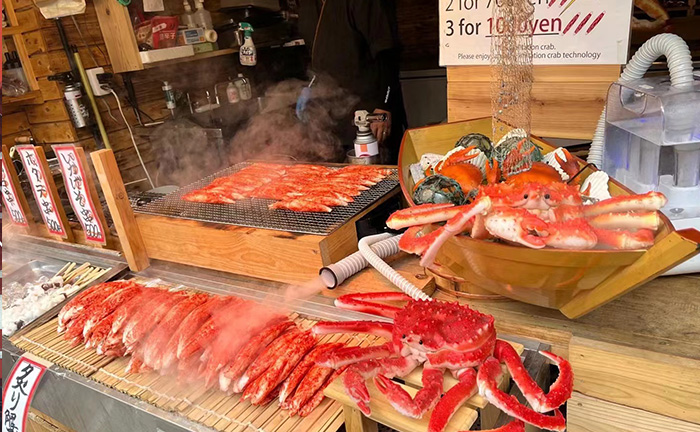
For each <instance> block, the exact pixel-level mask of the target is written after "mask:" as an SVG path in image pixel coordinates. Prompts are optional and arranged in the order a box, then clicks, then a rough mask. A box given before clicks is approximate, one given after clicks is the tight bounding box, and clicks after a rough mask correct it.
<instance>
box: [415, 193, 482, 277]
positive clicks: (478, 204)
mask: <svg viewBox="0 0 700 432" xmlns="http://www.w3.org/2000/svg"><path fill="white" fill-rule="evenodd" d="M490 209H491V198H489V197H488V196H486V197H483V198H480V199H479V200H478V201H475V202H473V203H472V204H469V205H467V206H463V210H462V211H461V212H460V213H459V214H457V215H456V216H455V217H453V218H452V219H450V220H449V221H447V223H446V224H445V226H443V227H442V231H440V234H438V235H437V237H436V238H435V241H433V243H432V244H431V245H430V246H429V247H428V249H427V250H426V251H425V254H423V258H422V259H421V261H420V265H422V266H423V267H430V266H431V265H432V264H433V262H435V257H436V256H437V253H438V251H439V250H440V248H441V247H442V245H443V244H445V242H446V241H447V240H448V239H449V238H450V237H453V236H456V235H457V234H461V233H462V232H463V231H464V230H465V229H466V228H467V227H468V226H469V225H470V224H471V223H472V222H473V221H472V218H473V217H474V216H476V215H478V214H481V213H485V212H487V211H489V210H490Z"/></svg>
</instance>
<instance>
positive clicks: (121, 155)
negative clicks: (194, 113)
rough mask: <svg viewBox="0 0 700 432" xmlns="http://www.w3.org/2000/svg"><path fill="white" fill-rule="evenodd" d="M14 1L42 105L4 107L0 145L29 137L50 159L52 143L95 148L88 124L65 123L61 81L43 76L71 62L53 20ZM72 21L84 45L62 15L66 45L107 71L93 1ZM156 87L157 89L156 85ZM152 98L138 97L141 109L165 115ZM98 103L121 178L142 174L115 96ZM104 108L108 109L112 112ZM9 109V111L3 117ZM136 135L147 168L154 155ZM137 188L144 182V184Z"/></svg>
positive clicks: (119, 87)
mask: <svg viewBox="0 0 700 432" xmlns="http://www.w3.org/2000/svg"><path fill="white" fill-rule="evenodd" d="M13 1H14V3H15V7H16V8H18V12H17V16H18V20H20V24H23V25H25V26H26V28H27V31H26V32H25V33H23V38H24V41H25V45H26V47H27V50H28V52H29V55H30V61H31V63H32V65H33V67H34V71H35V73H36V75H37V80H38V84H39V88H40V89H41V93H42V97H43V99H44V103H43V104H41V105H30V106H25V107H16V108H10V110H9V111H7V110H5V113H4V114H6V115H5V116H4V117H3V119H2V126H3V127H2V142H3V144H5V145H8V146H9V147H11V146H13V145H14V140H15V138H17V137H19V136H28V135H31V136H33V137H34V139H35V140H36V142H37V144H39V145H42V147H44V150H45V151H46V152H47V153H49V157H52V152H51V145H53V144H56V143H67V142H69V143H77V144H78V145H81V146H83V148H85V150H86V151H88V152H89V151H92V150H95V149H96V148H97V145H96V142H95V140H94V138H93V135H92V133H91V130H90V129H88V128H83V129H76V128H75V127H73V124H72V123H71V121H70V117H69V115H68V111H67V110H66V108H65V105H64V102H63V87H64V86H63V84H61V83H58V82H56V81H49V80H48V76H49V75H53V74H56V73H59V72H67V71H69V70H70V63H69V61H68V57H67V56H66V54H65V52H64V51H63V46H62V45H61V40H60V37H59V34H58V29H57V27H56V23H55V22H54V21H53V20H51V21H49V20H46V19H44V18H43V16H42V15H41V13H40V12H39V11H38V10H37V9H36V8H35V7H34V6H33V5H32V2H31V0H13ZM75 19H76V21H77V23H78V27H79V29H80V32H81V33H82V35H83V38H84V39H85V43H84V42H83V41H82V40H81V38H80V34H79V33H78V29H76V27H75V25H74V24H73V20H72V19H71V18H62V19H61V22H62V24H63V26H64V28H65V30H66V35H67V37H68V41H69V43H70V44H72V45H76V46H77V47H78V52H80V55H81V60H82V62H83V65H84V67H85V68H86V69H89V68H92V67H96V66H102V67H104V69H105V72H112V68H111V63H110V59H109V57H108V56H107V51H106V48H105V46H104V40H103V37H102V33H101V31H100V27H99V23H98V21H97V15H96V13H95V9H94V5H93V3H92V2H88V4H87V8H86V11H85V13H84V14H81V15H76V16H75ZM90 54H92V55H90ZM115 87H116V88H115V90H116V92H117V93H118V94H119V95H120V102H121V104H122V107H123V109H124V114H125V116H126V119H127V121H128V122H129V124H130V125H132V126H133V125H136V124H138V122H137V121H136V117H135V115H134V113H133V110H132V109H131V108H130V106H129V104H128V102H127V101H126V99H125V97H124V95H125V94H126V91H125V90H124V87H123V83H122V81H121V78H120V77H117V78H116V86H115ZM157 90H158V91H160V86H159V85H158V86H157ZM155 97H156V96H155V93H153V99H151V100H144V101H139V102H141V106H140V108H141V110H142V111H144V112H146V114H148V115H149V116H150V117H152V118H153V119H156V120H159V119H162V118H164V117H165V116H166V115H167V113H168V112H167V110H165V104H164V102H163V101H162V97H160V95H159V97H158V99H159V100H158V101H157V102H156V101H155V100H154V99H155ZM86 103H87V100H86ZM98 106H99V110H100V114H101V116H102V120H103V122H104V123H105V127H106V129H107V133H108V135H109V138H110V143H111V145H112V147H113V149H114V151H115V155H116V157H117V161H118V163H119V166H120V169H121V171H122V175H123V177H124V180H125V181H126V182H131V181H135V180H139V179H142V178H144V177H145V175H144V174H143V169H142V168H141V166H140V165H139V162H138V158H137V157H136V151H135V150H134V148H133V145H132V142H131V138H130V137H129V133H128V131H127V128H126V125H125V124H124V122H123V120H122V119H121V116H120V115H119V111H118V110H117V103H116V101H115V99H114V97H113V96H112V95H107V96H103V97H99V98H98ZM109 110H111V115H110V113H109ZM8 113H11V114H10V115H7V114H8ZM112 117H114V118H112ZM135 139H136V143H137V144H138V145H139V149H140V150H141V153H142V155H143V157H144V160H145V161H146V164H147V166H149V165H150V166H152V164H153V155H152V153H151V152H150V143H149V142H148V140H146V139H143V138H140V137H139V136H138V135H136V136H135ZM149 169H150V168H149ZM136 186H139V185H136ZM142 186H146V184H143V185H142Z"/></svg>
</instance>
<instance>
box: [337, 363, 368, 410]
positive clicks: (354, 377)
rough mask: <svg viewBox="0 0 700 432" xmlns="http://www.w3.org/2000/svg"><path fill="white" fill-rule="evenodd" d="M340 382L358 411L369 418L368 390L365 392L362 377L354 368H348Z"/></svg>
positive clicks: (365, 387)
mask: <svg viewBox="0 0 700 432" xmlns="http://www.w3.org/2000/svg"><path fill="white" fill-rule="evenodd" d="M342 381H343V386H345V392H346V393H347V394H348V396H350V399H352V401H353V402H355V403H356V404H357V407H358V408H360V411H362V412H363V413H364V414H365V415H366V416H368V417H369V416H370V415H371V414H372V410H371V409H370V408H369V390H367V385H366V384H365V379H364V377H363V376H362V375H361V374H360V373H359V372H358V371H357V370H355V368H353V367H350V368H348V370H346V371H345V373H344V374H343V375H342Z"/></svg>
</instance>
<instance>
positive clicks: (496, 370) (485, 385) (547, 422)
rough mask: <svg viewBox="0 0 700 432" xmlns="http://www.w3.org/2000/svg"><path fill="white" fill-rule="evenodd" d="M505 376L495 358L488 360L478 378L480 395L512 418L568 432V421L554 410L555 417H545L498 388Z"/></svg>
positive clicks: (480, 370)
mask: <svg viewBox="0 0 700 432" xmlns="http://www.w3.org/2000/svg"><path fill="white" fill-rule="evenodd" d="M502 374H503V370H502V369H501V364H500V363H499V362H498V360H496V359H495V358H493V357H490V358H488V359H487V360H486V361H485V362H484V364H483V365H481V367H480V368H479V373H478V374H477V376H476V380H477V384H478V386H479V394H481V395H482V396H483V397H484V398H486V400H488V401H489V402H490V403H491V404H493V405H494V406H495V407H496V408H498V409H500V410H501V411H503V412H505V413H506V414H508V415H509V416H511V417H515V418H516V419H518V420H522V421H524V422H526V423H530V424H532V425H534V426H537V427H538V428H540V429H547V430H552V431H558V432H563V431H564V430H566V419H564V416H563V415H562V414H561V412H559V410H558V409H557V410H554V415H553V416H548V415H544V414H541V413H538V412H537V411H534V410H532V409H531V408H527V407H526V406H525V405H523V404H521V403H520V402H519V401H518V399H516V398H515V396H510V395H508V394H506V393H505V392H503V391H502V390H501V389H499V388H498V379H499V378H500V377H501V375H502Z"/></svg>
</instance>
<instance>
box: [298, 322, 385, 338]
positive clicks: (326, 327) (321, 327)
mask: <svg viewBox="0 0 700 432" xmlns="http://www.w3.org/2000/svg"><path fill="white" fill-rule="evenodd" d="M393 330H394V325H393V324H391V323H385V322H379V321H321V322H319V323H316V325H315V326H313V327H312V328H311V331H312V332H313V333H314V334H315V335H324V334H331V333H367V334H371V335H375V336H379V337H383V338H387V339H391V333H392V331H393Z"/></svg>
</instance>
